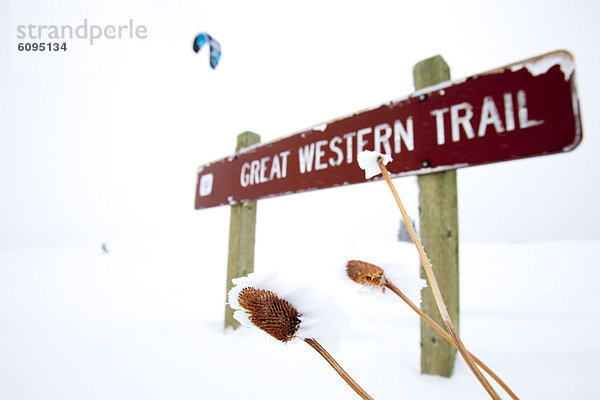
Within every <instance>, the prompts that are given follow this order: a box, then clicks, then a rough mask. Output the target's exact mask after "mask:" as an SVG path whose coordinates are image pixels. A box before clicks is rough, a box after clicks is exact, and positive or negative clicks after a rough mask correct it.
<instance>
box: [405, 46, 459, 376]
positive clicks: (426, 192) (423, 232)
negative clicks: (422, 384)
mask: <svg viewBox="0 0 600 400" xmlns="http://www.w3.org/2000/svg"><path fill="white" fill-rule="evenodd" d="M413 79H414V85H415V89H417V90H418V89H421V88H424V87H427V86H431V85H434V84H437V83H440V82H444V81H448V80H450V68H449V67H448V64H446V62H445V61H444V59H443V58H442V57H441V56H435V57H432V58H428V59H426V60H423V61H420V62H419V63H417V64H416V65H415V67H414V70H413ZM425 101H427V100H426V99H425ZM430 133H431V134H435V133H434V132H430ZM418 183H419V220H420V236H421V241H422V243H423V247H424V248H425V250H426V251H427V255H428V256H429V259H430V260H431V264H432V266H433V269H434V271H435V275H436V277H437V281H438V284H439V287H440V291H441V292H442V296H443V297H444V301H445V303H446V306H447V308H448V313H449V314H450V318H451V319H452V321H453V324H454V326H455V327H456V329H457V330H458V329H459V287H458V284H459V282H458V209H457V187H456V171H455V170H453V171H445V172H436V173H433V174H427V175H420V176H419V178H418ZM421 277H422V278H425V277H426V276H425V271H424V270H423V266H421ZM421 308H422V309H423V311H424V312H425V313H427V314H429V315H430V316H431V317H433V319H434V320H435V321H436V322H437V323H438V324H439V325H441V326H444V322H443V320H442V317H441V315H440V313H439V311H438V309H437V306H436V303H435V299H434V297H433V293H432V291H431V288H430V287H426V288H424V289H423V290H422V291H421ZM455 359H456V348H455V347H454V346H452V345H451V344H450V343H448V342H447V341H445V340H442V337H441V336H440V335H439V334H438V333H437V332H435V330H434V329H433V328H432V327H431V326H429V325H428V324H427V323H426V322H424V321H423V320H421V373H424V374H433V375H441V376H447V377H449V376H451V375H452V371H453V369H454V361H455Z"/></svg>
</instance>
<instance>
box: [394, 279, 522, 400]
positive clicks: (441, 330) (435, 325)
mask: <svg viewBox="0 0 600 400" xmlns="http://www.w3.org/2000/svg"><path fill="white" fill-rule="evenodd" d="M385 287H387V288H388V289H390V290H391V291H392V292H394V293H395V294H396V295H398V297H400V298H401V299H402V300H404V302H405V303H406V304H408V306H409V307H410V308H412V309H413V311H415V312H416V313H417V314H419V316H420V317H421V318H423V320H424V321H425V322H427V323H428V324H429V325H430V326H431V327H432V328H433V329H435V331H436V332H437V333H439V334H440V335H441V336H442V337H443V338H444V339H446V341H448V342H449V343H450V344H452V345H454V346H456V343H454V342H453V341H452V337H450V335H448V333H447V332H446V331H445V330H444V328H442V327H441V326H440V325H439V324H438V323H437V322H435V321H434V320H433V318H431V317H430V316H429V315H427V314H425V312H424V311H423V310H421V309H420V308H419V307H417V306H416V305H415V304H414V303H413V302H412V301H410V299H409V298H408V297H406V295H405V294H404V293H402V291H401V290H400V289H398V288H397V287H396V285H394V284H393V283H392V282H390V281H386V282H385ZM471 358H473V361H475V363H476V364H477V365H479V366H480V367H481V368H482V369H483V370H484V371H485V372H486V373H487V374H488V375H489V376H491V377H492V379H494V380H495V381H496V382H498V384H499V385H500V386H501V387H502V389H504V390H505V391H506V393H508V394H509V396H510V397H512V398H513V399H514V400H519V397H518V396H517V395H516V394H515V393H514V392H513V391H512V390H511V389H510V388H509V387H508V385H507V384H506V383H504V381H503V380H502V379H500V377H499V376H498V375H496V374H495V373H494V371H492V370H491V369H490V368H489V367H488V366H487V365H485V363H484V362H483V361H481V360H480V359H479V358H477V357H476V356H475V355H474V354H472V353H471Z"/></svg>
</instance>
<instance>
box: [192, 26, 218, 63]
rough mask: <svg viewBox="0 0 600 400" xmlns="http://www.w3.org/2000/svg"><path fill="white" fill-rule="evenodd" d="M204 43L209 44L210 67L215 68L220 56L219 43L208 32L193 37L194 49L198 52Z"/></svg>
mask: <svg viewBox="0 0 600 400" xmlns="http://www.w3.org/2000/svg"><path fill="white" fill-rule="evenodd" d="M206 43H208V44H209V46H210V67H211V68H212V69H215V68H217V64H219V59H220V58H221V45H220V44H219V42H217V41H216V40H215V39H213V37H212V36H210V35H209V34H208V33H201V34H199V35H198V36H196V38H195V39H194V46H193V48H194V51H195V52H196V53H198V52H199V51H200V49H201V48H202V46H204V45H205V44H206Z"/></svg>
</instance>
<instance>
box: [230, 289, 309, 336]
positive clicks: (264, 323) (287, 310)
mask: <svg viewBox="0 0 600 400" xmlns="http://www.w3.org/2000/svg"><path fill="white" fill-rule="evenodd" d="M238 301H239V303H240V306H241V307H242V308H244V309H245V310H246V311H247V312H248V314H249V316H248V318H249V319H250V322H252V323H253V324H254V325H255V326H256V327H258V328H259V329H262V330H263V331H265V332H267V333H268V334H269V335H271V336H273V337H274V338H275V339H277V340H280V341H282V342H287V341H289V340H291V339H292V338H293V337H294V335H295V334H296V331H297V330H298V327H299V326H300V313H299V312H298V310H296V309H295V308H294V306H292V305H291V304H290V303H288V302H287V301H285V300H283V299H280V298H279V297H277V295H275V293H273V292H271V291H269V290H262V289H255V288H253V287H247V288H244V289H242V291H241V292H240V294H239V296H238Z"/></svg>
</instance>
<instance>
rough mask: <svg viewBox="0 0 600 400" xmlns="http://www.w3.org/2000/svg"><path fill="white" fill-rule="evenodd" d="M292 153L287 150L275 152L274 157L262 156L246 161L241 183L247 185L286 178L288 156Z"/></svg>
mask: <svg viewBox="0 0 600 400" xmlns="http://www.w3.org/2000/svg"><path fill="white" fill-rule="evenodd" d="M290 153H291V152H290V151H289V150H287V151H282V152H281V153H279V154H275V155H274V156H273V157H272V159H271V157H262V158H261V159H260V160H252V161H250V162H245V163H244V164H243V165H242V171H241V173H240V185H241V186H242V187H247V186H250V185H256V184H259V183H265V182H269V181H272V180H275V179H283V178H285V177H286V176H287V158H288V156H289V155H290Z"/></svg>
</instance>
